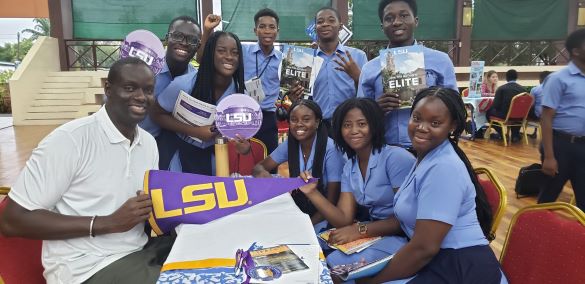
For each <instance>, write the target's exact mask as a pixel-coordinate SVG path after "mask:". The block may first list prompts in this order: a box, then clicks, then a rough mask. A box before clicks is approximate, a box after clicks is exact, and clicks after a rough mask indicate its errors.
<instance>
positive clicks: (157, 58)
mask: <svg viewBox="0 0 585 284" xmlns="http://www.w3.org/2000/svg"><path fill="white" fill-rule="evenodd" d="M126 57H138V58H140V59H142V61H144V62H146V64H148V66H150V69H151V70H152V72H154V74H155V75H156V74H158V73H159V72H160V71H161V70H162V68H163V66H164V60H165V49H164V47H163V45H162V42H161V41H160V39H159V38H158V37H157V36H156V35H155V34H153V33H152V32H150V31H147V30H135V31H133V32H131V33H129V34H128V35H127V36H126V38H125V39H124V42H123V43H122V45H121V46H120V58H126Z"/></svg>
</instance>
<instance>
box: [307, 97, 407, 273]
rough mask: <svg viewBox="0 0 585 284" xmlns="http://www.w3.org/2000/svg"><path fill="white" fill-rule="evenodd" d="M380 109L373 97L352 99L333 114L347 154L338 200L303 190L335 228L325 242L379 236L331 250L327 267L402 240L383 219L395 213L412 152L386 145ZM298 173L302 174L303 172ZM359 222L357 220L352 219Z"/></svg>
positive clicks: (385, 250)
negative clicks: (348, 249) (356, 246)
mask: <svg viewBox="0 0 585 284" xmlns="http://www.w3.org/2000/svg"><path fill="white" fill-rule="evenodd" d="M383 116H384V114H383V112H382V109H381V108H380V107H379V106H378V105H377V103H376V102H375V101H373V100H370V99H366V98H352V99H349V100H347V101H345V102H344V103H342V104H341V105H340V106H339V107H338V108H337V110H336V111H335V114H334V115H333V137H334V139H335V141H336V144H337V146H338V147H339V148H340V149H341V150H342V151H343V152H344V153H345V154H346V155H347V156H348V158H349V160H348V161H347V163H346V164H345V166H344V167H343V174H342V176H341V196H340V198H339V202H338V203H337V204H332V203H330V202H328V201H327V200H325V199H324V198H323V196H322V195H320V194H319V192H318V191H316V190H315V189H314V184H312V185H309V186H305V187H301V190H302V191H303V192H304V193H305V194H306V195H307V197H308V198H309V199H310V200H311V201H312V202H313V204H315V206H316V207H317V209H318V210H319V211H320V212H321V213H322V214H323V215H324V216H325V218H326V219H327V221H329V223H330V224H331V225H333V226H334V227H335V228H337V229H336V230H335V231H332V232H331V233H330V237H329V243H331V244H344V243H347V242H351V241H354V240H357V239H361V238H366V237H379V236H381V237H383V238H382V239H381V240H379V241H378V242H376V243H375V244H373V245H372V246H370V247H368V248H366V249H365V250H363V251H361V252H358V253H353V254H351V255H346V254H345V253H343V252H341V251H338V250H336V251H333V252H332V253H331V254H329V255H328V256H327V263H328V264H329V266H331V267H334V266H336V265H342V264H351V263H354V262H360V261H365V262H371V261H375V260H378V259H381V258H383V257H386V256H389V255H391V254H393V253H394V252H395V251H397V250H398V249H399V248H400V247H402V246H403V245H404V244H405V243H406V239H405V238H399V237H390V235H389V234H388V232H387V231H386V230H385V228H386V227H387V219H388V218H389V217H391V216H393V215H394V207H393V201H394V192H395V191H397V190H398V188H399V187H400V185H401V184H402V182H403V181H404V179H405V177H406V175H407V174H408V171H409V170H410V168H412V165H414V161H415V159H414V157H413V156H412V155H411V154H410V153H409V152H408V151H406V150H404V149H402V148H400V147H394V146H388V145H386V142H385V139H384V121H383V119H382V118H383ZM302 177H305V178H306V175H305V176H303V175H302ZM356 219H357V220H358V221H361V222H358V223H355V222H354V220H356Z"/></svg>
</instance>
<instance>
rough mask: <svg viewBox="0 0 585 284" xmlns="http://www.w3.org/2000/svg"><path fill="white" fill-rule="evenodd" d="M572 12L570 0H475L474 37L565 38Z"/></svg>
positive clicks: (489, 38) (498, 38)
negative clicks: (568, 18)
mask: <svg viewBox="0 0 585 284" xmlns="http://www.w3.org/2000/svg"><path fill="white" fill-rule="evenodd" d="M568 15H569V0H475V12H474V19H473V30H472V36H471V38H472V39H475V40H547V39H564V38H565V37H566V36H567V17H568Z"/></svg>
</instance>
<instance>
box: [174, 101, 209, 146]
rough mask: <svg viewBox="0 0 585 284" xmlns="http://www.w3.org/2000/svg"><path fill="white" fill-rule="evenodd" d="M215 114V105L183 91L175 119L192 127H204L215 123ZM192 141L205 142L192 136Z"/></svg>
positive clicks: (176, 104)
mask: <svg viewBox="0 0 585 284" xmlns="http://www.w3.org/2000/svg"><path fill="white" fill-rule="evenodd" d="M215 112H216V109H215V105H212V104H208V103H206V102H203V101H200V100H198V99H196V98H194V97H192V96H190V95H189V94H187V93H185V92H184V91H182V90H181V92H180V93H179V97H178V98H177V102H175V108H174V110H173V117H174V118H176V119H177V120H179V121H181V122H183V123H186V124H189V125H192V126H204V125H212V124H213V123H214V122H215ZM191 139H193V140H195V141H197V142H199V143H201V142H203V141H202V140H201V139H199V138H197V137H193V136H191Z"/></svg>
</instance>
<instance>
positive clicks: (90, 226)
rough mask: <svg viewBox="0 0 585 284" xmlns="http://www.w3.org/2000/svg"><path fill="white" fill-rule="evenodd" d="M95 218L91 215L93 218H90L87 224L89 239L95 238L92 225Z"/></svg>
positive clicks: (95, 216)
mask: <svg viewBox="0 0 585 284" xmlns="http://www.w3.org/2000/svg"><path fill="white" fill-rule="evenodd" d="M95 218H97V215H93V217H91V221H90V222H89V237H90V238H93V237H95V234H94V232H93V223H94V221H95Z"/></svg>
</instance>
